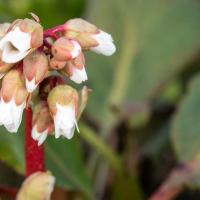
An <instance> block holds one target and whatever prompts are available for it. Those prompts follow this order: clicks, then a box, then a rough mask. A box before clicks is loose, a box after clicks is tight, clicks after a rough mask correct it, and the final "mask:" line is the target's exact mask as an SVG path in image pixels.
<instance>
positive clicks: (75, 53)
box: [70, 40, 81, 59]
mask: <svg viewBox="0 0 200 200" xmlns="http://www.w3.org/2000/svg"><path fill="white" fill-rule="evenodd" d="M71 42H72V44H73V46H74V48H73V50H72V51H71V52H70V53H71V55H72V59H73V58H76V57H77V56H79V54H80V53H81V46H80V44H79V43H78V42H76V41H75V40H71Z"/></svg>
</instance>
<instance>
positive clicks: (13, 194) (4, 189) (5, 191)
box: [0, 186, 18, 198]
mask: <svg viewBox="0 0 200 200" xmlns="http://www.w3.org/2000/svg"><path fill="white" fill-rule="evenodd" d="M17 192H18V190H17V189H16V188H10V187H9V188H7V187H2V186H1V187H0V194H6V195H9V196H10V197H14V198H15V197H16V195H17Z"/></svg>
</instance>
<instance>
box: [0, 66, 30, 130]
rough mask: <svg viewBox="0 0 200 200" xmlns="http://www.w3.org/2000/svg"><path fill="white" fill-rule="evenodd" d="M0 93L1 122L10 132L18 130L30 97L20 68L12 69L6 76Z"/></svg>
mask: <svg viewBox="0 0 200 200" xmlns="http://www.w3.org/2000/svg"><path fill="white" fill-rule="evenodd" d="M0 95H1V96H0V113H2V114H1V115H0V124H3V125H4V126H5V127H6V129H7V130H8V131H9V132H17V130H18V128H19V125H20V123H21V120H22V113H23V110H24V108H25V106H26V100H27V97H28V92H27V90H26V88H25V85H24V80H23V74H22V72H21V70H20V69H19V68H15V69H12V70H10V71H9V72H8V73H7V74H6V75H5V76H4V78H3V81H2V87H1V93H0Z"/></svg>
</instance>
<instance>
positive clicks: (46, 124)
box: [32, 101, 54, 146]
mask: <svg viewBox="0 0 200 200" xmlns="http://www.w3.org/2000/svg"><path fill="white" fill-rule="evenodd" d="M53 131H54V124H53V119H52V117H51V115H50V113H49V108H48V104H47V102H46V101H40V102H39V103H37V104H36V105H35V107H34V109H33V129H32V138H33V139H34V140H37V141H38V146H39V145H41V144H42V143H43V142H44V141H45V139H46V138H47V135H48V134H51V133H52V132H53Z"/></svg>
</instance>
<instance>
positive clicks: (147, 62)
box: [88, 0, 200, 126]
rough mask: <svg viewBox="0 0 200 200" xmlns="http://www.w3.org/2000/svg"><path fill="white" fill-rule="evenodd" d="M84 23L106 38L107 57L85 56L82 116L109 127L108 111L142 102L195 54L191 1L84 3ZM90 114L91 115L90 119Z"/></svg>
mask: <svg viewBox="0 0 200 200" xmlns="http://www.w3.org/2000/svg"><path fill="white" fill-rule="evenodd" d="M90 2H91V3H90V5H89V8H88V13H89V16H88V17H89V19H90V21H92V22H93V23H95V24H97V25H98V26H99V27H101V28H102V29H103V30H105V31H107V32H109V33H111V34H112V35H113V38H114V40H115V43H116V46H117V52H116V54H115V55H114V56H112V57H109V58H107V57H104V56H101V55H95V54H92V53H90V55H89V58H90V59H88V60H89V64H88V65H89V66H88V70H89V85H90V87H91V88H92V89H94V91H93V93H92V95H91V96H90V101H89V104H88V110H89V112H90V113H91V115H92V116H93V117H95V118H96V119H97V120H99V121H101V122H103V123H102V124H104V125H105V126H106V125H109V124H111V125H112V123H110V122H111V119H112V117H113V116H111V115H110V114H107V111H108V109H109V107H110V106H112V105H117V106H120V105H121V104H123V103H124V102H130V101H141V100H148V99H149V98H151V97H152V94H155V93H156V94H157V92H158V91H159V90H160V88H162V87H161V86H164V85H165V83H167V81H168V80H170V78H173V77H174V76H175V75H176V74H177V73H178V72H179V71H181V70H182V69H183V67H184V63H186V62H187V61H188V60H189V59H191V58H192V56H193V55H194V53H195V52H197V50H198V48H199V43H200V40H199V35H200V24H199V19H200V12H199V9H200V4H199V2H198V1H196V0H167V1H160V0H151V1H145V0H132V1H130V0H124V1H121V0H110V1H107V0H101V1H90ZM94 113H95V115H94Z"/></svg>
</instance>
